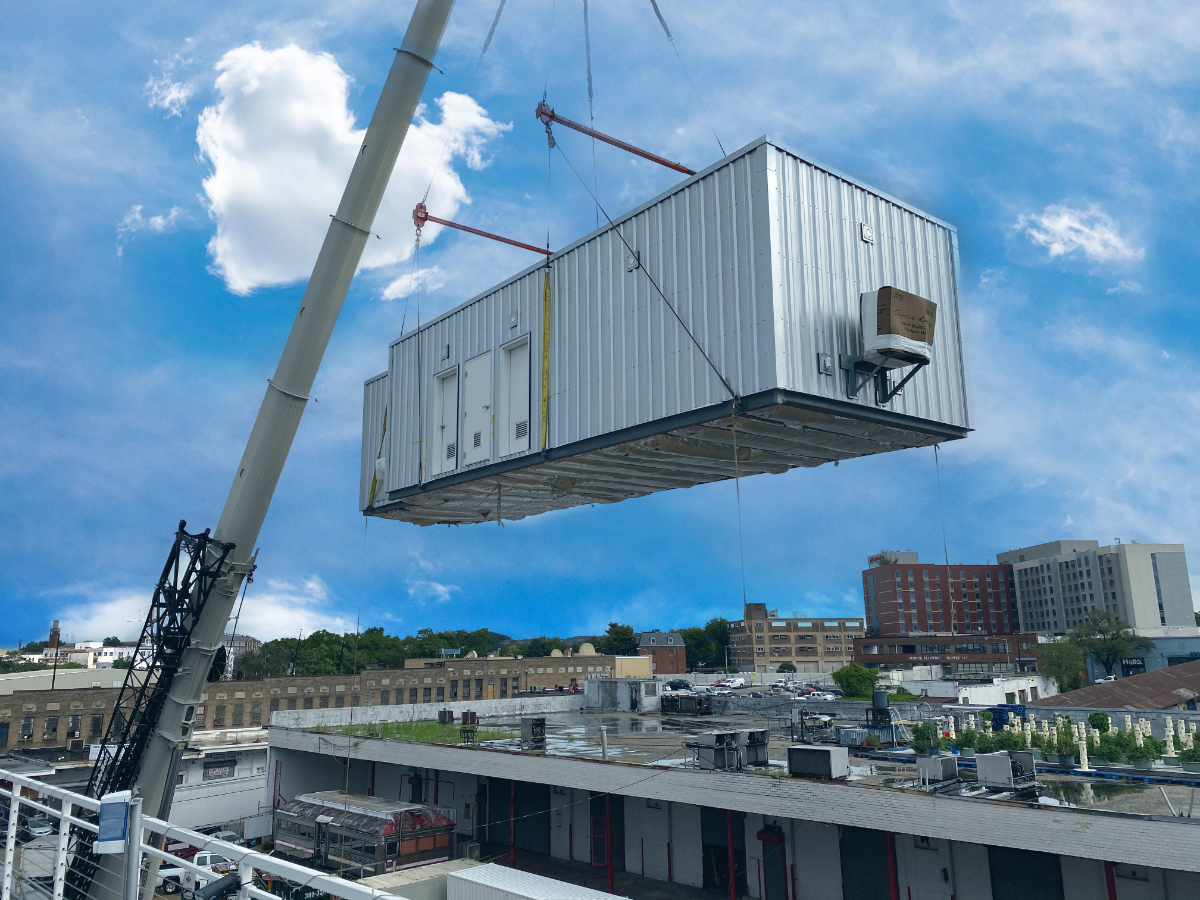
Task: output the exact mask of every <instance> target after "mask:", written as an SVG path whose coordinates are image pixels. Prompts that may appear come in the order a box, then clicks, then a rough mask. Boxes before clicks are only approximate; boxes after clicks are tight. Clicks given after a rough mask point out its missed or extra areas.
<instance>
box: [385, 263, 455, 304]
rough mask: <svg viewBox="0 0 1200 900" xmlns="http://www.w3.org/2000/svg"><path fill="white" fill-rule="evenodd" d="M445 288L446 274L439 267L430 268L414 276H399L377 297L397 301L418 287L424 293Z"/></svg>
mask: <svg viewBox="0 0 1200 900" xmlns="http://www.w3.org/2000/svg"><path fill="white" fill-rule="evenodd" d="M445 286H446V273H445V272H444V271H442V268H441V267H440V266H431V267H430V268H428V269H422V270H421V271H420V272H417V273H416V274H415V275H413V274H411V273H410V274H408V275H401V276H400V277H399V278H397V279H396V280H395V281H392V282H391V283H389V284H388V285H387V286H386V287H385V288H384V289H383V293H382V294H380V295H379V296H380V298H381V299H383V300H398V299H400V298H402V297H407V296H408V295H409V294H411V293H413V292H414V291H415V290H416V289H417V288H418V287H420V288H421V289H422V290H426V291H436V290H438V289H439V288H443V287H445Z"/></svg>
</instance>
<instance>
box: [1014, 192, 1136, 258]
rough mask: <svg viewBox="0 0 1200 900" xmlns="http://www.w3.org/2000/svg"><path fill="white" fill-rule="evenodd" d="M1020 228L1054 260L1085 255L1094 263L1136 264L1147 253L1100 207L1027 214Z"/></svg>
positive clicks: (1019, 222)
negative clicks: (1125, 234) (1129, 238)
mask: <svg viewBox="0 0 1200 900" xmlns="http://www.w3.org/2000/svg"><path fill="white" fill-rule="evenodd" d="M1017 228H1018V229H1019V230H1021V231H1024V232H1025V234H1026V235H1027V236H1028V237H1029V239H1030V240H1031V241H1033V242H1034V243H1035V244H1037V245H1038V246H1040V247H1045V248H1046V249H1047V250H1048V251H1049V254H1050V259H1055V258H1056V257H1059V256H1070V255H1071V254H1073V253H1076V252H1081V253H1082V254H1083V255H1084V256H1085V257H1087V259H1089V260H1090V261H1091V262H1096V263H1109V262H1132V261H1135V260H1139V259H1142V258H1143V257H1144V256H1145V255H1146V251H1145V249H1144V248H1141V247H1134V246H1133V245H1132V244H1130V243H1129V241H1127V240H1126V239H1125V238H1124V237H1122V236H1121V233H1120V232H1119V231H1118V229H1117V224H1116V222H1114V221H1113V220H1112V217H1111V216H1109V215H1108V214H1107V213H1106V212H1104V211H1103V210H1102V209H1100V207H1099V206H1097V205H1096V204H1092V205H1090V206H1088V207H1087V209H1073V208H1072V207H1069V206H1047V207H1046V208H1045V209H1044V210H1043V211H1042V212H1040V213H1023V214H1022V215H1021V216H1020V217H1019V218H1018V219H1017Z"/></svg>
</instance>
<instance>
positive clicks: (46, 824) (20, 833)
mask: <svg viewBox="0 0 1200 900" xmlns="http://www.w3.org/2000/svg"><path fill="white" fill-rule="evenodd" d="M54 833H55V828H54V822H52V821H51V820H50V817H49V816H43V815H41V814H38V815H32V816H21V817H19V819H18V822H17V840H18V841H21V842H22V843H24V842H27V841H32V840H33V839H34V838H40V837H48V836H49V835H52V834H54Z"/></svg>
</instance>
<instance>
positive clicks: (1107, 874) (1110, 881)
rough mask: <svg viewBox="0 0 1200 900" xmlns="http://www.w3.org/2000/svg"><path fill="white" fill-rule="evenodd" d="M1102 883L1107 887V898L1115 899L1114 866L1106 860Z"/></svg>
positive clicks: (1115, 880)
mask: <svg viewBox="0 0 1200 900" xmlns="http://www.w3.org/2000/svg"><path fill="white" fill-rule="evenodd" d="M1104 884H1105V886H1106V887H1107V888H1108V900H1117V873H1116V867H1115V866H1114V865H1113V864H1112V863H1110V862H1108V861H1105V863H1104Z"/></svg>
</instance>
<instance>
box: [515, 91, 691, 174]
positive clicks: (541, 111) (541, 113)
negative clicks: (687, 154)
mask: <svg viewBox="0 0 1200 900" xmlns="http://www.w3.org/2000/svg"><path fill="white" fill-rule="evenodd" d="M534 115H536V116H537V117H538V121H540V122H541V123H542V124H543V125H545V126H546V133H547V134H549V133H550V126H551V124H553V123H554V122H557V123H559V124H560V125H565V126H566V127H567V128H573V129H575V130H576V131H578V132H580V133H581V134H586V135H588V136H589V137H594V138H595V139H596V140H598V141H604V143H606V144H612V145H613V146H614V147H620V148H621V149H622V150H626V151H628V152H629V153H632V154H633V155H634V156H640V157H641V158H642V159H648V160H650V162H656V163H658V164H659V165H660V166H666V167H667V168H668V169H674V170H675V171H676V172H682V173H683V174H684V175H695V174H696V173H695V172H693V171H692V170H691V169H689V168H688V167H687V166H684V165H681V164H680V163H677V162H671V160H669V159H665V158H664V157H661V156H658V155H657V154H654V153H651V152H650V151H649V150H642V149H641V148H640V147H635V146H633V144H627V143H625V142H624V141H621V140H617V139H616V138H615V137H611V136H609V135H607V134H604V133H603V132H600V131H596V130H595V129H594V128H588V127H587V126H586V125H580V124H579V123H578V122H572V121H571V120H570V119H568V118H566V117H565V116H560V115H559V114H558V113H556V112H555V111H554V110H553V109H551V108H550V107H549V106H547V105H546V101H545V100H543V101H541V102H540V103H538V105H537V110H536V112H535V113H534Z"/></svg>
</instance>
